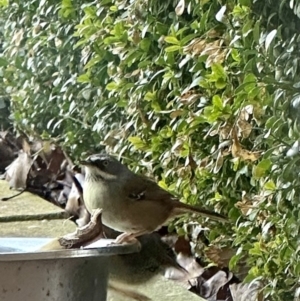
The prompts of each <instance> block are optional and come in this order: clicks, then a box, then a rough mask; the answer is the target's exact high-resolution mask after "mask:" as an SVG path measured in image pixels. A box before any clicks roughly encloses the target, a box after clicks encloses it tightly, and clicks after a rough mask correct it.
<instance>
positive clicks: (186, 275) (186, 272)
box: [165, 253, 204, 289]
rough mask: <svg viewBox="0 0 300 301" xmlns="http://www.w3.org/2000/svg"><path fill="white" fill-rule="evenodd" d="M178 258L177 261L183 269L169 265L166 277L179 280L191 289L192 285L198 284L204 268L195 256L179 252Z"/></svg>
mask: <svg viewBox="0 0 300 301" xmlns="http://www.w3.org/2000/svg"><path fill="white" fill-rule="evenodd" d="M176 259H177V263H178V264H179V265H180V266H181V267H182V268H183V269H179V268H176V267H174V266H171V267H168V268H167V269H166V270H165V277H166V278H167V279H170V280H173V281H176V282H178V283H179V284H180V285H182V286H183V287H185V288H187V289H190V288H191V287H192V286H196V285H197V278H198V277H199V276H201V275H202V274H203V272H204V268H203V267H201V266H200V265H199V264H198V263H197V261H196V260H195V258H193V257H192V256H187V255H184V254H183V253H179V254H178V255H177V258H176Z"/></svg>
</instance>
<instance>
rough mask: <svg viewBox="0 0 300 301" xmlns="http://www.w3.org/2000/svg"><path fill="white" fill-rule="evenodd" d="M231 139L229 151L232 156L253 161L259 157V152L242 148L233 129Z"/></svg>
mask: <svg viewBox="0 0 300 301" xmlns="http://www.w3.org/2000/svg"><path fill="white" fill-rule="evenodd" d="M231 134H232V140H233V144H232V146H231V153H232V156H233V158H240V159H241V160H243V161H251V162H254V161H256V160H258V159H259V157H260V154H261V152H251V151H248V150H246V149H244V148H242V146H241V144H240V142H239V140H238V137H237V132H236V130H235V129H232V132H231Z"/></svg>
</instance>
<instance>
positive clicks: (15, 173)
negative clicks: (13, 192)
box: [6, 150, 33, 190]
mask: <svg viewBox="0 0 300 301" xmlns="http://www.w3.org/2000/svg"><path fill="white" fill-rule="evenodd" d="M32 163H33V160H32V159H31V157H30V156H29V155H28V154H27V153H25V152H24V151H22V150H21V151H20V152H19V156H18V158H17V159H15V160H14V161H13V162H12V163H11V164H10V165H9V166H8V167H7V168H6V180H7V181H8V182H9V186H10V187H11V188H14V189H17V190H23V189H25V188H26V183H27V176H28V173H29V171H30V169H31V166H32Z"/></svg>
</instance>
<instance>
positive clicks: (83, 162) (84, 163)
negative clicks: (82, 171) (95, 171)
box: [79, 159, 92, 166]
mask: <svg viewBox="0 0 300 301" xmlns="http://www.w3.org/2000/svg"><path fill="white" fill-rule="evenodd" d="M79 163H80V164H81V165H83V166H88V165H92V161H91V160H90V159H85V160H81V161H79Z"/></svg>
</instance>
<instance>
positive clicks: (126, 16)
mask: <svg viewBox="0 0 300 301" xmlns="http://www.w3.org/2000/svg"><path fill="white" fill-rule="evenodd" d="M2 2H3V1H2ZM4 2H5V1H4ZM4 2H3V3H2V5H3V8H2V9H1V15H2V20H3V21H2V22H3V24H2V25H1V26H2V28H3V29H4V30H3V35H4V36H3V43H2V48H3V53H2V55H1V57H0V67H1V69H0V70H1V74H2V81H3V83H2V84H3V86H4V87H5V91H6V93H7V94H8V95H9V96H10V99H11V107H12V120H13V122H14V124H15V126H16V127H17V128H19V129H22V130H25V131H27V132H31V131H34V132H37V133H40V134H42V133H43V134H44V135H45V136H47V135H51V136H55V137H59V138H60V139H61V140H62V141H63V144H64V146H65V147H66V148H69V149H71V150H72V153H73V155H74V157H78V156H80V155H81V153H82V152H83V151H87V152H88V151H94V150H99V149H101V148H104V147H105V148H106V149H107V150H109V151H111V152H114V153H116V154H118V155H119V156H120V157H123V159H124V161H125V162H126V163H127V164H129V165H131V167H132V169H134V170H136V171H139V170H140V171H141V170H143V171H144V172H145V173H148V174H151V175H155V176H157V177H158V179H159V180H160V185H161V186H162V187H164V188H166V189H168V190H169V191H171V192H174V193H176V194H179V195H181V196H182V197H183V199H184V201H186V202H188V203H192V204H198V205H205V206H206V207H211V208H214V209H215V210H217V211H220V212H222V213H224V214H228V216H229V218H230V220H231V222H232V224H233V225H234V226H233V227H232V228H231V227H230V226H228V227H215V228H213V230H211V231H210V232H209V233H207V238H208V239H209V241H210V243H211V244H217V243H218V244H220V245H234V246H236V247H237V250H238V251H237V254H236V255H235V256H234V257H233V258H232V260H231V263H230V264H231V268H232V269H234V268H235V265H236V263H237V262H239V260H240V259H242V258H243V257H244V256H245V254H246V255H247V258H248V264H249V266H250V267H251V269H250V271H249V274H248V276H247V279H246V280H248V281H251V280H252V279H261V280H262V281H263V282H264V284H265V290H264V291H265V294H266V295H267V296H270V298H272V299H274V300H281V299H285V300H290V299H292V298H293V296H297V295H299V293H300V289H299V288H298V286H299V284H298V279H299V276H300V260H299V256H298V247H297V244H298V237H297V234H298V233H299V230H300V229H299V223H298V219H299V206H300V202H299V192H300V191H299V187H300V186H299V184H298V174H299V167H300V160H299V159H300V155H299V138H300V137H299V107H300V101H299V100H300V93H299V88H300V84H299V83H300V78H299V72H298V69H299V56H298V52H299V39H300V36H299V33H298V31H297V29H298V28H299V22H300V21H299V18H298V17H300V15H299V12H300V1H299V0H295V1H290V3H288V2H287V1H275V0H268V1H250V0H230V1H223V3H221V1H217V0H185V1H184V0H181V1H179V2H178V1H173V0H165V1H158V0H153V1H142V0H135V1H126V0H123V1H117V0H99V1H97V2H89V1H83V0H82V1H76V2H71V1H70V0H63V1H62V2H61V3H59V2H57V1H53V0H52V1H41V2H40V1H36V0H31V1H27V2H21V1H14V2H13V3H10V4H8V5H7V6H5V3H4ZM75 3H76V4H75ZM220 3H221V4H220ZM222 5H224V6H222ZM179 224H180V223H178V225H179ZM175 226H176V225H175ZM220 238H221V239H220Z"/></svg>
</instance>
